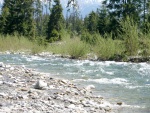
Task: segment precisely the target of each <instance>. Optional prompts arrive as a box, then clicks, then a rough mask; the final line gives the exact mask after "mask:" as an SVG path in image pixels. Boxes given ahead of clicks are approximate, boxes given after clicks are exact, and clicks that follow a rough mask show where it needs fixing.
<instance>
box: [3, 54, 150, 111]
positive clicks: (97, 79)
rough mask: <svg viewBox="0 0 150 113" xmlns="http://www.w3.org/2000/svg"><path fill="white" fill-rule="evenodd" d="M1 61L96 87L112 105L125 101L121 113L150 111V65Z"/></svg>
mask: <svg viewBox="0 0 150 113" xmlns="http://www.w3.org/2000/svg"><path fill="white" fill-rule="evenodd" d="M0 62H4V63H6V64H11V65H19V66H25V67H27V68H32V69H35V70H37V71H39V72H43V73H48V74H49V75H50V76H54V77H56V78H63V79H68V80H69V81H72V82H73V83H75V84H77V85H78V86H83V87H86V86H87V85H93V86H94V87H95V89H94V90H93V91H94V94H95V95H101V96H102V97H104V98H106V99H107V100H108V101H110V102H112V103H114V104H115V103H117V102H123V105H122V107H123V108H122V109H121V110H120V113H127V112H130V111H132V113H149V112H150V95H149V94H150V64H149V63H127V62H114V61H89V60H73V59H67V58H61V57H58V56H54V55H49V56H46V57H44V56H33V55H22V54H0Z"/></svg>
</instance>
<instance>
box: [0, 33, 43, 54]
mask: <svg viewBox="0 0 150 113" xmlns="http://www.w3.org/2000/svg"><path fill="white" fill-rule="evenodd" d="M43 49H44V47H43V46H39V45H38V43H37V42H36V41H31V40H29V39H28V38H26V37H23V36H16V35H6V36H3V35H0V51H1V52H4V51H10V52H18V51H20V52H29V53H33V54H35V53H38V52H41V51H43Z"/></svg>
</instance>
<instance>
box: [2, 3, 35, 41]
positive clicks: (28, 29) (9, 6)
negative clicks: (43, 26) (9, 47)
mask: <svg viewBox="0 0 150 113" xmlns="http://www.w3.org/2000/svg"><path fill="white" fill-rule="evenodd" d="M0 27H1V29H0V32H1V33H2V34H13V33H14V32H18V33H19V34H20V35H24V36H30V38H31V39H33V37H34V36H35V27H34V21H33V0H17V1H15V0H5V1H4V5H3V7H2V14H1V16H0Z"/></svg>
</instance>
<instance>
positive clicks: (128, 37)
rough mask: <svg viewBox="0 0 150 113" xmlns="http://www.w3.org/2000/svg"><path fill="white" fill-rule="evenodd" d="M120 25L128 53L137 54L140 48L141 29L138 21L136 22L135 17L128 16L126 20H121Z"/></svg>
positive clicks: (130, 54)
mask: <svg viewBox="0 0 150 113" xmlns="http://www.w3.org/2000/svg"><path fill="white" fill-rule="evenodd" d="M120 25H121V31H122V33H121V35H122V37H123V39H124V42H125V48H126V53H127V55H129V56H132V55H137V54H138V49H139V48H138V46H139V41H138V37H139V36H138V35H139V30H138V27H137V25H136V23H134V21H133V19H131V18H129V17H127V18H126V20H125V21H121V22H120Z"/></svg>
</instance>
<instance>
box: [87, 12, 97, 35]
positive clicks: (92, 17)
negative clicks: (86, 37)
mask: <svg viewBox="0 0 150 113" xmlns="http://www.w3.org/2000/svg"><path fill="white" fill-rule="evenodd" d="M97 24H98V14H97V13H95V12H94V11H92V12H91V13H90V14H89V17H88V25H87V29H88V31H89V32H90V33H93V32H97V31H98V30H97Z"/></svg>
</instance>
